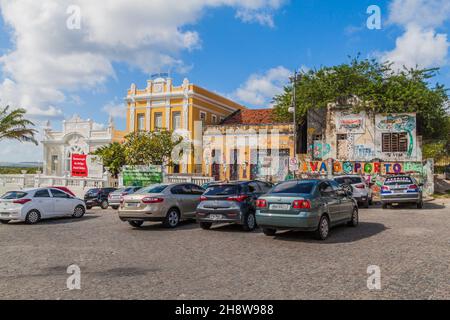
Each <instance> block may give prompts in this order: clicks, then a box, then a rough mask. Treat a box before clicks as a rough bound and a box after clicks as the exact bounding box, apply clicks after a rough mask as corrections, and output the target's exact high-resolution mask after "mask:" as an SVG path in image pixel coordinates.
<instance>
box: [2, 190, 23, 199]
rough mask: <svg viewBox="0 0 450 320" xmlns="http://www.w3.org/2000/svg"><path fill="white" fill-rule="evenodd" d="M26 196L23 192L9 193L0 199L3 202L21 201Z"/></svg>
mask: <svg viewBox="0 0 450 320" xmlns="http://www.w3.org/2000/svg"><path fill="white" fill-rule="evenodd" d="M26 195H27V193H26V192H23V191H10V192H7V193H5V194H4V195H3V196H2V197H1V199H4V200H15V199H21V198H23V197H25V196H26Z"/></svg>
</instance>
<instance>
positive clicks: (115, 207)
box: [111, 206, 119, 210]
mask: <svg viewBox="0 0 450 320" xmlns="http://www.w3.org/2000/svg"><path fill="white" fill-rule="evenodd" d="M111 208H113V209H114V210H117V209H119V206H111Z"/></svg>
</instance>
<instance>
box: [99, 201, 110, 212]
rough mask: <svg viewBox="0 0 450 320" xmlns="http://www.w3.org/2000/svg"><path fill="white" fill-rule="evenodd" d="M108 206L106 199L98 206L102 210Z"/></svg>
mask: <svg viewBox="0 0 450 320" xmlns="http://www.w3.org/2000/svg"><path fill="white" fill-rule="evenodd" d="M108 206H109V204H108V200H103V201H102V202H101V203H100V207H101V208H102V209H103V210H106V209H108Z"/></svg>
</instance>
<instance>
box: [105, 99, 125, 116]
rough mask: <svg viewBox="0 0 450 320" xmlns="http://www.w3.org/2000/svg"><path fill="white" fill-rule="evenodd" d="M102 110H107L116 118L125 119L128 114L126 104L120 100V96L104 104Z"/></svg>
mask: <svg viewBox="0 0 450 320" xmlns="http://www.w3.org/2000/svg"><path fill="white" fill-rule="evenodd" d="M102 111H103V112H106V113H107V114H109V115H110V116H111V117H113V118H114V119H125V118H126V115H127V110H126V106H125V104H124V103H123V102H120V101H119V99H118V98H116V99H114V100H112V101H110V102H108V103H107V104H106V105H104V106H103V108H102Z"/></svg>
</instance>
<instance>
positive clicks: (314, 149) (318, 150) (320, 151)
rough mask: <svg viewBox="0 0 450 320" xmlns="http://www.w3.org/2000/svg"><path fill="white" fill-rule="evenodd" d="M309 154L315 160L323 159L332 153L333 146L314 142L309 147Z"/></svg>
mask: <svg viewBox="0 0 450 320" xmlns="http://www.w3.org/2000/svg"><path fill="white" fill-rule="evenodd" d="M308 152H309V154H312V155H313V157H314V158H315V159H323V158H325V157H326V156H327V155H328V154H329V153H330V152H331V145H330V144H328V143H323V142H320V141H314V143H313V144H312V145H310V146H309V147H308Z"/></svg>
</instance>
